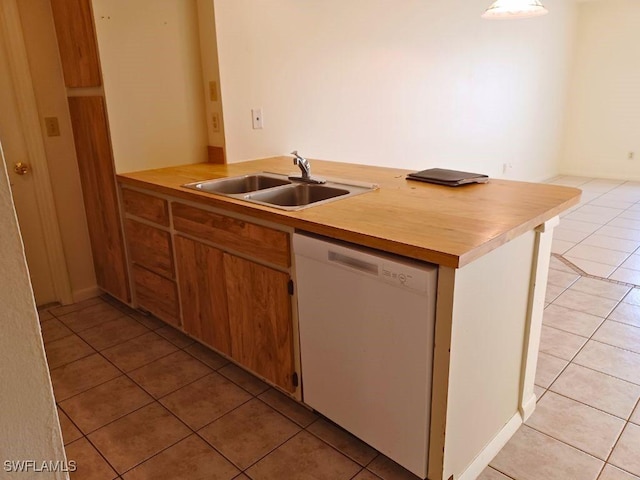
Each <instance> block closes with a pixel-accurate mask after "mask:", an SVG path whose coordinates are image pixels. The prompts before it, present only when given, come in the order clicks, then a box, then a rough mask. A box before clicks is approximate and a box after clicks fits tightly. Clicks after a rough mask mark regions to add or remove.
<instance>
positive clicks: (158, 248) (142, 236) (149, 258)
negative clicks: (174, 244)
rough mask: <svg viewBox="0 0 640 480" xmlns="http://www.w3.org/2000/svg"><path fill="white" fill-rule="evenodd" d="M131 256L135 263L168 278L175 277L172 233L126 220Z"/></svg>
mask: <svg viewBox="0 0 640 480" xmlns="http://www.w3.org/2000/svg"><path fill="white" fill-rule="evenodd" d="M125 231H126V238H127V245H128V246H129V256H130V259H131V261H132V262H133V263H136V264H138V265H142V266H143V267H146V268H148V269H149V270H151V271H153V272H155V273H158V274H160V275H163V276H165V277H167V278H175V273H174V268H173V252H172V251H171V234H170V233H169V232H165V231H163V230H159V229H157V228H154V227H150V226H149V225H145V224H143V223H140V222H136V221H135V220H131V219H126V220H125Z"/></svg>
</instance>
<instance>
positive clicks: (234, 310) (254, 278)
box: [224, 253, 295, 392]
mask: <svg viewBox="0 0 640 480" xmlns="http://www.w3.org/2000/svg"><path fill="white" fill-rule="evenodd" d="M224 274H225V275H224V276H225V282H226V287H227V301H228V305H229V324H230V326H231V351H232V357H233V358H234V359H235V360H236V361H238V363H240V364H242V365H245V366H246V367H247V368H249V369H250V370H253V371H254V372H256V373H258V374H259V375H262V376H263V377H265V378H268V379H269V380H271V381H272V382H273V383H275V384H276V385H278V386H279V387H281V388H283V389H285V390H287V391H289V392H293V391H294V390H295V385H294V381H293V373H294V372H295V364H294V357H293V330H292V322H291V299H290V298H291V297H290V295H289V287H288V285H289V280H290V278H289V275H288V274H286V273H284V272H279V271H277V270H274V269H272V268H268V267H265V266H263V265H259V264H257V263H255V262H251V261H249V260H245V259H243V258H240V257H236V256H235V255H229V254H227V253H225V254H224Z"/></svg>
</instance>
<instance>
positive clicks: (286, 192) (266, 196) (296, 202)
mask: <svg viewBox="0 0 640 480" xmlns="http://www.w3.org/2000/svg"><path fill="white" fill-rule="evenodd" d="M348 194H349V190H345V189H344V188H336V187H328V186H325V185H307V184H297V185H291V186H289V187H287V188H277V189H274V190H269V191H266V192H258V193H252V194H250V195H247V196H245V197H244V198H245V200H251V201H254V202H262V203H266V204H270V205H280V206H283V207H300V206H303V205H309V204H310V203H316V202H321V201H323V200H328V199H330V198H335V197H339V196H342V195H348Z"/></svg>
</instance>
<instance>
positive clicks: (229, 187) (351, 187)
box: [182, 172, 378, 210]
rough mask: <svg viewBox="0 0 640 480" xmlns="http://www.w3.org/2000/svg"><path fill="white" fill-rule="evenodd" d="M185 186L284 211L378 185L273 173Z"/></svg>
mask: <svg viewBox="0 0 640 480" xmlns="http://www.w3.org/2000/svg"><path fill="white" fill-rule="evenodd" d="M182 186H183V187H186V188H191V189H193V190H198V191H201V192H207V193H212V194H215V195H224V196H225V197H231V198H236V199H238V200H244V201H246V202H251V203H257V204H260V205H266V206H269V207H274V208H279V209H281V210H302V209H303V208H308V207H312V206H315V205H321V204H324V203H328V202H332V201H335V200H339V199H343V198H347V197H351V196H354V195H359V194H361V193H366V192H370V191H372V190H375V189H376V188H378V186H377V185H374V184H370V183H360V182H347V181H343V180H337V179H335V180H334V179H332V180H329V181H327V182H326V183H324V184H322V185H315V184H308V183H303V182H296V181H293V182H292V181H291V180H289V179H288V177H287V176H286V175H280V174H277V173H269V172H260V173H253V174H249V175H241V176H238V177H229V178H219V179H215V180H205V181H202V182H194V183H187V184H185V185H182Z"/></svg>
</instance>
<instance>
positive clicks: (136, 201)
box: [122, 188, 169, 227]
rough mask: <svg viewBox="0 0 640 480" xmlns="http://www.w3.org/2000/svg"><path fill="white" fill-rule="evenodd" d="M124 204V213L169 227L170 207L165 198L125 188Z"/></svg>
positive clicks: (123, 192) (123, 190)
mask: <svg viewBox="0 0 640 480" xmlns="http://www.w3.org/2000/svg"><path fill="white" fill-rule="evenodd" d="M122 203H123V207H124V211H125V212H127V213H130V214H131V215H135V216H136V217H140V218H144V219H145V220H149V221H150V222H153V223H157V224H158V225H162V226H163V227H168V226H169V206H168V205H167V201H166V200H164V199H163V198H158V197H154V196H153V195H147V194H146V193H142V192H138V191H136V190H129V189H128V188H123V189H122Z"/></svg>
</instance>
